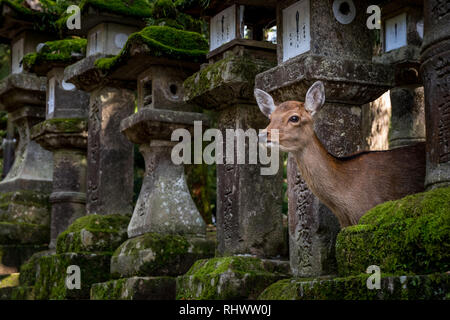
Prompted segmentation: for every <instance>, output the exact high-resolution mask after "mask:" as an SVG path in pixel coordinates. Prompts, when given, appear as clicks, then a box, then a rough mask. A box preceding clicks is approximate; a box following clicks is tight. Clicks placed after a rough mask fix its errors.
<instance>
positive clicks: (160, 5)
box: [151, 0, 177, 19]
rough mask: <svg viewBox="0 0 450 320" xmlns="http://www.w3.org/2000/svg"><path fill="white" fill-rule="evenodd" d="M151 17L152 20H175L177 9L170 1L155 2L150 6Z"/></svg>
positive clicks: (158, 0)
mask: <svg viewBox="0 0 450 320" xmlns="http://www.w3.org/2000/svg"><path fill="white" fill-rule="evenodd" d="M151 15H152V17H153V18H154V19H163V18H169V19H175V18H176V17H177V8H176V7H175V4H174V3H173V1H172V0H156V1H155V2H154V3H153V5H152V9H151Z"/></svg>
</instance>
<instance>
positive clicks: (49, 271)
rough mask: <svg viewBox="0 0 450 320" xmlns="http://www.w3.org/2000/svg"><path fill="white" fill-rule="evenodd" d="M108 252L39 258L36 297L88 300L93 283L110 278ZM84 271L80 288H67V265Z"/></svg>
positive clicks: (109, 257) (109, 256)
mask: <svg viewBox="0 0 450 320" xmlns="http://www.w3.org/2000/svg"><path fill="white" fill-rule="evenodd" d="M110 260H111V255H109V254H78V253H66V254H55V255H51V256H46V257H42V258H40V259H39V273H38V277H37V280H36V284H35V286H34V290H35V298H36V300H49V299H51V300H65V299H89V297H90V289H91V286H92V285H93V284H94V283H100V282H105V281H108V280H110V273H109V268H110ZM72 265H76V266H79V267H80V270H81V289H80V290H77V289H75V290H68V289H67V288H66V276H67V268H68V267H69V266H72Z"/></svg>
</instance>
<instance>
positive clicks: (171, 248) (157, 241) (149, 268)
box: [111, 233, 215, 278]
mask: <svg viewBox="0 0 450 320" xmlns="http://www.w3.org/2000/svg"><path fill="white" fill-rule="evenodd" d="M214 250H215V243H214V242H213V241H207V240H204V239H187V238H185V237H183V236H179V235H160V234H157V233H147V234H144V235H142V236H139V237H136V238H132V239H129V240H128V241H126V242H125V243H124V244H122V245H121V246H120V247H119V248H118V249H117V250H116V251H115V253H114V256H113V257H112V259H111V273H112V274H113V277H114V278H118V277H133V276H140V277H146V276H178V275H180V274H184V273H185V272H186V271H188V270H189V268H190V267H191V266H192V265H193V264H194V262H195V261H197V260H198V259H204V258H209V257H212V256H213V255H214Z"/></svg>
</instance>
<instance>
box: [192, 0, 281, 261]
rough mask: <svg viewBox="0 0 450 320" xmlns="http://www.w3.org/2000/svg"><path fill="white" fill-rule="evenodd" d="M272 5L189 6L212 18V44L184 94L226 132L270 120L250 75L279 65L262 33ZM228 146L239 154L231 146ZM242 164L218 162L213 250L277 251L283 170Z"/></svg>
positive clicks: (269, 20)
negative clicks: (269, 171)
mask: <svg viewBox="0 0 450 320" xmlns="http://www.w3.org/2000/svg"><path fill="white" fill-rule="evenodd" d="M275 5H276V1H264V2H261V3H258V4H255V2H254V1H211V2H210V4H209V6H208V8H206V9H202V8H200V7H191V8H189V9H187V12H189V13H193V14H197V15H199V16H202V17H204V18H205V19H206V20H208V21H209V26H210V37H211V38H210V46H211V47H210V52H209V54H208V56H207V57H208V59H209V64H208V65H205V66H203V67H202V69H201V70H200V71H199V72H198V73H196V74H194V75H193V76H191V77H190V78H189V79H187V80H186V81H185V83H184V87H185V91H186V98H185V99H186V101H189V102H192V103H196V104H198V105H200V106H201V107H202V108H204V109H209V110H214V111H216V112H217V114H218V126H219V130H221V131H222V133H223V136H224V137H225V136H226V131H227V130H237V129H242V130H244V131H247V130H248V129H255V130H259V129H264V128H265V127H266V126H267V124H268V120H267V119H265V118H264V116H263V115H262V114H261V113H260V111H259V109H258V107H257V105H256V101H255V98H254V96H253V91H254V79H255V76H256V75H257V74H258V73H260V72H263V71H265V70H267V69H269V68H270V67H273V66H274V65H275V63H276V45H275V44H273V43H271V42H269V41H266V39H265V37H264V34H265V31H266V29H268V28H269V27H271V26H273V24H274V23H275ZM245 143H246V145H245V146H246V150H248V149H247V148H249V144H248V142H247V141H246V142H245ZM233 151H234V153H235V154H236V152H237V149H236V146H235V149H234V150H233ZM229 156H230V155H228V157H229ZM231 156H232V155H231ZM224 157H226V155H224ZM224 159H225V158H224ZM280 162H281V161H280ZM246 163H247V164H231V163H229V162H228V163H227V161H224V164H218V165H217V238H218V242H219V244H218V253H219V254H220V255H225V256H226V255H235V254H250V255H253V256H258V257H276V256H280V255H281V256H282V255H284V254H285V248H286V246H285V244H284V243H285V237H284V234H283V226H282V212H281V208H282V198H283V195H282V172H283V170H282V169H280V170H279V171H278V173H277V174H275V175H272V176H263V175H261V174H260V169H261V167H262V166H261V165H259V164H248V161H246ZM255 190H258V191H257V192H255Z"/></svg>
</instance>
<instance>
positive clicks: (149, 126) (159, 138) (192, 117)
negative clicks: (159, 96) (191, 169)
mask: <svg viewBox="0 0 450 320" xmlns="http://www.w3.org/2000/svg"><path fill="white" fill-rule="evenodd" d="M194 121H204V122H207V121H208V118H207V117H205V116H203V115H202V114H198V113H197V114H196V113H186V112H176V111H167V110H162V109H161V110H157V109H150V108H145V109H141V110H140V111H139V112H138V113H136V114H135V115H133V116H131V117H129V118H127V119H125V120H124V121H123V122H122V125H121V130H122V132H123V133H124V134H125V135H126V136H127V137H128V139H129V140H130V141H132V142H134V143H138V144H140V145H141V146H140V150H141V152H142V154H143V156H144V159H145V163H146V172H145V177H144V183H143V185H142V189H141V193H140V194H139V199H138V201H137V203H136V207H135V210H134V213H133V217H132V218H131V222H130V226H129V227H128V236H129V237H130V238H133V237H136V236H139V235H143V234H145V233H148V232H153V233H158V234H180V235H184V236H187V237H189V236H191V237H205V234H206V225H205V222H204V221H203V219H202V217H201V215H200V213H199V212H198V210H197V208H196V206H195V204H194V201H193V200H192V197H191V195H190V193H189V189H188V186H187V183H186V177H185V175H184V167H183V165H175V164H174V163H173V161H172V159H171V154H172V148H173V147H174V146H175V144H176V143H173V142H171V141H170V140H171V135H172V132H173V131H174V130H176V129H184V128H185V129H190V130H191V131H193V125H194Z"/></svg>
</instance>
